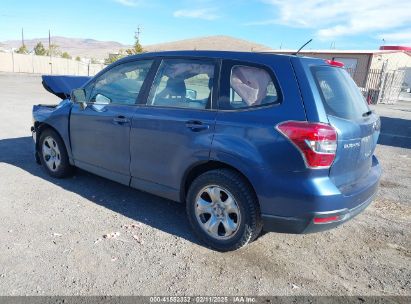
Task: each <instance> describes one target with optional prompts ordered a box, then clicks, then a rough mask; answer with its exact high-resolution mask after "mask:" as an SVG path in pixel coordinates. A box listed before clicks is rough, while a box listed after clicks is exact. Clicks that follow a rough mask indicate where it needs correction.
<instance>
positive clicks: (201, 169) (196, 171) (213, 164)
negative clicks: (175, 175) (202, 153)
mask: <svg viewBox="0 0 411 304" xmlns="http://www.w3.org/2000/svg"><path fill="white" fill-rule="evenodd" d="M215 169H230V170H233V171H235V172H237V173H238V174H240V175H241V176H242V177H243V179H244V181H245V182H246V183H247V184H248V185H249V186H250V189H251V190H252V191H253V195H255V198H256V199H257V201H258V196H257V193H256V191H255V188H254V186H253V184H252V183H251V181H250V179H249V178H248V177H247V176H246V174H244V173H243V172H242V171H241V170H239V169H238V168H236V167H235V166H233V165H231V164H229V163H226V162H223V161H218V160H209V161H206V162H200V163H197V164H195V165H193V166H191V167H190V168H189V169H187V170H186V172H185V174H184V176H183V179H182V182H181V187H180V201H181V202H182V203H185V200H186V197H187V192H188V189H189V188H190V185H191V183H192V182H193V181H194V179H196V178H197V177H198V176H200V175H201V174H203V173H205V172H207V171H211V170H215Z"/></svg>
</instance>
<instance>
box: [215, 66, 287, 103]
mask: <svg viewBox="0 0 411 304" xmlns="http://www.w3.org/2000/svg"><path fill="white" fill-rule="evenodd" d="M224 70H225V73H226V74H227V73H228V72H229V75H225V77H223V80H222V88H221V93H220V100H219V108H220V109H223V110H236V109H246V108H253V107H260V106H265V105H269V104H275V103H279V102H280V94H279V93H278V92H279V91H278V89H277V86H276V85H275V81H274V78H273V77H272V75H271V74H270V73H269V71H268V70H267V69H266V68H264V67H259V66H253V65H248V64H234V63H233V64H231V65H228V64H227V63H226V65H225V68H224ZM227 76H228V77H227ZM227 78H228V79H227Z"/></svg>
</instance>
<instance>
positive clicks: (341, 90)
mask: <svg viewBox="0 0 411 304" xmlns="http://www.w3.org/2000/svg"><path fill="white" fill-rule="evenodd" d="M313 74H314V78H315V80H316V83H317V87H318V90H319V91H320V93H321V96H322V100H323V104H324V108H325V111H326V112H327V114H329V115H332V116H337V117H341V118H345V119H350V120H358V119H360V118H361V117H362V114H364V113H365V112H368V111H369V109H368V106H367V103H366V102H365V99H364V97H363V96H362V94H361V92H360V90H359V89H358V87H357V85H356V84H355V82H354V80H352V78H351V77H350V75H349V74H348V73H347V72H346V71H345V70H344V69H341V68H334V67H315V68H313Z"/></svg>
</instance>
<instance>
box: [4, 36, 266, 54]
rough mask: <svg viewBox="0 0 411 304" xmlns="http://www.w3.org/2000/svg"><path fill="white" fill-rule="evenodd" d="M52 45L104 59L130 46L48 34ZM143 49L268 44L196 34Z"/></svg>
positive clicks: (8, 44) (7, 44)
mask: <svg viewBox="0 0 411 304" xmlns="http://www.w3.org/2000/svg"><path fill="white" fill-rule="evenodd" d="M51 41H52V43H53V44H57V45H58V46H59V48H60V50H61V51H65V52H68V53H69V54H70V55H71V56H73V57H75V56H80V57H85V58H96V59H104V58H106V57H108V54H109V53H117V52H118V51H119V50H120V49H127V48H129V47H130V46H129V45H124V44H121V43H119V42H116V41H99V40H94V39H82V38H67V37H60V36H54V37H51ZM38 42H41V43H43V45H44V46H45V47H47V46H48V38H36V39H27V40H25V44H26V46H27V48H28V49H29V50H31V49H33V48H34V46H35V45H36V44H37V43H38ZM0 45H1V46H2V48H4V49H11V48H18V47H20V45H21V41H20V40H9V41H3V42H1V43H0ZM144 49H145V50H146V51H148V52H155V51H174V50H226V51H248V52H250V51H263V50H269V49H270V47H268V46H265V45H262V44H258V43H254V42H251V41H248V40H243V39H238V38H234V37H230V36H221V35H220V36H208V37H197V38H191V39H185V40H179V41H173V42H165V43H159V44H152V45H145V46H144Z"/></svg>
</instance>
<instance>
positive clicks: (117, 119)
mask: <svg viewBox="0 0 411 304" xmlns="http://www.w3.org/2000/svg"><path fill="white" fill-rule="evenodd" d="M129 122H130V119H128V118H127V117H125V116H123V115H120V116H117V117H114V118H113V123H115V124H118V125H123V124H127V123H129Z"/></svg>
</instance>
